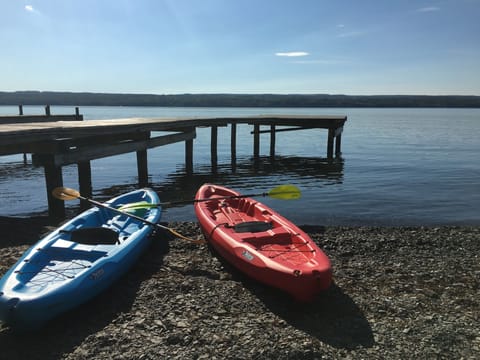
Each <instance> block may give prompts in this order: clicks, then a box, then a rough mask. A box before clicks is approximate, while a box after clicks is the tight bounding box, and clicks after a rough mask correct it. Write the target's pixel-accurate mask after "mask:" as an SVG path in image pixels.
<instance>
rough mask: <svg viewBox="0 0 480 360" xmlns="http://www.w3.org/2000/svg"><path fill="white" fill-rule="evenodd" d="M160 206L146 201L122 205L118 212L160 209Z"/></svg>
mask: <svg viewBox="0 0 480 360" xmlns="http://www.w3.org/2000/svg"><path fill="white" fill-rule="evenodd" d="M158 206H159V205H158V204H152V203H148V202H146V201H139V202H135V203H130V204H125V205H122V206H120V207H119V208H118V210H121V211H129V210H139V209H149V208H152V207H158Z"/></svg>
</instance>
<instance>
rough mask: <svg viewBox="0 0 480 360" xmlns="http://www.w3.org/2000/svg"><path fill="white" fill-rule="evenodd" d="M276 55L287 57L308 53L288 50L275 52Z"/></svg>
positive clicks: (306, 53) (306, 54)
mask: <svg viewBox="0 0 480 360" xmlns="http://www.w3.org/2000/svg"><path fill="white" fill-rule="evenodd" d="M275 55H276V56H287V57H299V56H308V55H310V54H309V53H308V52H305V51H290V52H277V53H275Z"/></svg>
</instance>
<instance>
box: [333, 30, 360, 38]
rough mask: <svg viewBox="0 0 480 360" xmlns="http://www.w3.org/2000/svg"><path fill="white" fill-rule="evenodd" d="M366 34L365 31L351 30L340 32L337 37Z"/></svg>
mask: <svg viewBox="0 0 480 360" xmlns="http://www.w3.org/2000/svg"><path fill="white" fill-rule="evenodd" d="M363 35H365V31H350V32H344V33H341V34H338V35H337V37H339V38H352V37H358V36H363Z"/></svg>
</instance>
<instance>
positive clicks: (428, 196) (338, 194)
mask: <svg viewBox="0 0 480 360" xmlns="http://www.w3.org/2000/svg"><path fill="white" fill-rule="evenodd" d="M17 112H18V108H17V107H14V106H11V107H7V106H3V107H1V106H0V114H16V113H17ZM43 112H44V108H43V107H30V106H25V107H24V113H25V114H41V113H43ZM73 112H74V109H73V107H61V106H58V107H52V113H53V114H66V113H73ZM80 112H81V113H83V114H84V117H85V119H86V120H88V119H115V118H125V117H175V116H181V117H183V116H196V117H208V116H235V115H238V116H248V115H259V114H313V115H347V116H348V121H347V123H346V125H345V131H344V133H343V138H342V156H341V157H339V158H336V159H335V160H333V161H328V160H327V159H325V156H326V137H327V136H326V135H327V134H326V131H324V130H305V131H296V132H282V133H278V134H277V139H276V155H277V156H276V158H275V159H274V161H271V159H270V158H269V156H268V155H269V136H268V134H265V135H262V136H261V148H260V153H261V155H263V156H262V157H261V159H260V161H259V162H258V163H255V162H254V161H253V159H252V153H253V141H252V140H253V139H252V135H251V134H250V131H251V127H249V126H247V125H242V126H239V127H238V130H237V164H236V167H232V164H231V161H230V129H229V128H220V129H219V143H218V169H217V173H216V174H212V173H211V168H210V130H209V129H208V128H206V129H198V130H197V138H196V139H195V141H194V175H193V176H187V175H186V174H185V168H184V145H183V143H179V144H172V145H168V146H164V147H159V148H155V149H151V150H149V151H148V166H149V174H150V179H149V180H150V183H151V187H153V188H154V189H155V190H156V191H157V192H158V193H159V195H160V197H161V198H162V200H163V201H171V200H185V199H193V197H194V195H195V192H196V190H197V188H198V187H199V186H200V185H201V184H203V183H205V182H214V183H217V184H222V185H225V186H228V187H232V188H234V189H237V190H239V191H240V192H242V193H247V194H248V193H258V192H263V191H268V190H270V189H271V188H273V187H275V186H277V185H280V184H287V183H288V184H295V185H297V186H299V187H300V189H301V190H302V195H303V196H302V198H301V199H300V200H296V201H282V200H274V199H270V198H262V199H259V200H261V201H263V202H265V203H266V204H268V205H269V206H271V207H273V208H274V209H276V210H278V211H279V212H280V213H282V214H283V215H284V216H286V217H288V218H289V219H291V220H293V221H295V222H296V223H298V224H318V225H429V226H436V225H463V224H472V225H473V224H474V225H479V224H480V214H479V209H480V160H479V158H480V157H479V155H480V140H479V134H480V109H352V108H345V109H338V108H335V109H333V108H325V109H291V108H290V109H271V108H160V107H153V108H142V107H81V108H80ZM63 177H64V184H65V186H68V187H73V188H78V180H77V168H76V166H67V167H65V168H64V170H63ZM92 182H93V188H94V197H95V198H96V199H98V200H105V199H107V198H109V197H111V196H113V195H116V194H119V193H121V192H125V191H128V190H131V189H133V188H136V187H137V185H136V183H137V174H136V155H135V154H134V153H132V154H124V155H119V156H115V157H110V158H105V159H99V160H94V161H92ZM0 194H1V199H2V202H1V204H0V215H3V216H28V215H31V214H35V213H45V211H46V210H47V205H46V204H47V203H46V194H45V184H44V178H43V168H37V167H33V166H32V165H31V164H30V162H29V163H28V164H27V165H24V164H23V157H22V155H12V156H4V157H0ZM68 206H69V207H70V208H72V210H73V211H74V210H76V208H77V206H78V203H76V202H73V203H71V202H70V203H68ZM163 220H164V221H177V220H178V221H183V220H195V215H194V212H193V206H191V205H186V206H179V207H173V208H168V209H165V212H164V216H163Z"/></svg>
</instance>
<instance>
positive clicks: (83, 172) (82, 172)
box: [77, 160, 92, 210]
mask: <svg viewBox="0 0 480 360" xmlns="http://www.w3.org/2000/svg"><path fill="white" fill-rule="evenodd" d="M77 171H78V185H79V187H80V194H82V195H83V196H85V197H87V198H90V197H92V169H91V167H90V161H88V160H87V161H82V162H79V163H78V164H77ZM88 207H89V204H88V203H87V202H86V201H82V202H80V209H82V210H85V209H88Z"/></svg>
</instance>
